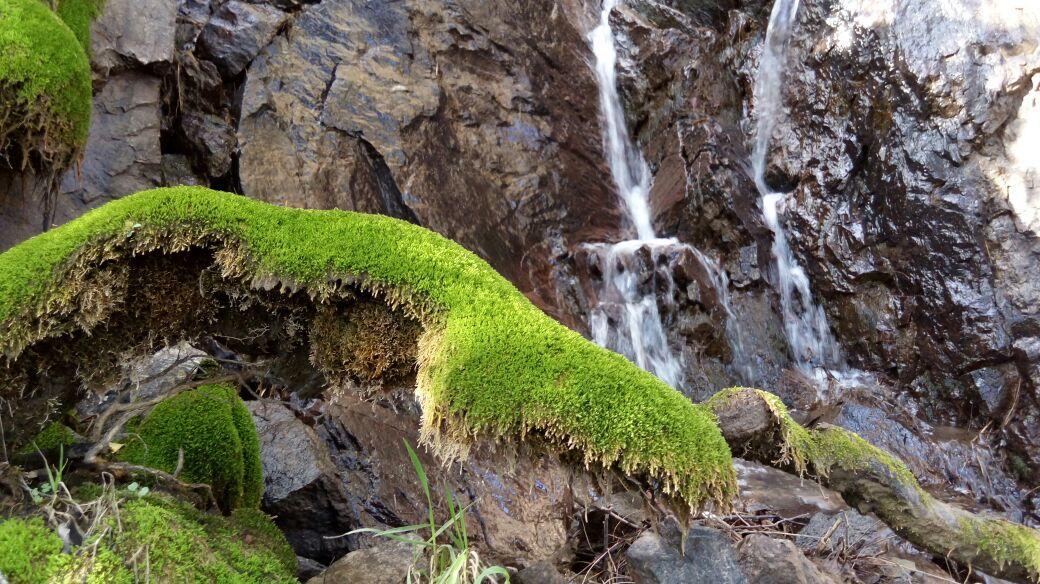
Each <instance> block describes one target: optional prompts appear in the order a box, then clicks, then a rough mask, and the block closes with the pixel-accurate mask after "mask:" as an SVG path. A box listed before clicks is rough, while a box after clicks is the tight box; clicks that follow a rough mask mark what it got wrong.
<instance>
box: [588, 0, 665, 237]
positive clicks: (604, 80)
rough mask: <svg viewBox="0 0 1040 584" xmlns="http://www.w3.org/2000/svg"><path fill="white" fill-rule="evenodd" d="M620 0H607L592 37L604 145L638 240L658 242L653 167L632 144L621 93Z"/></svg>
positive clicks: (615, 181) (590, 37)
mask: <svg viewBox="0 0 1040 584" xmlns="http://www.w3.org/2000/svg"><path fill="white" fill-rule="evenodd" d="M617 5H618V0H604V1H603V11H602V12H601V13H600V17H599V25H598V26H597V27H596V28H595V29H593V31H592V33H591V34H590V35H589V40H590V41H591V44H592V54H593V55H595V57H596V81H597V84H598V85H599V109H600V113H601V115H602V116H603V144H604V147H605V148H606V154H607V162H608V163H609V164H610V174H611V176H612V177H613V178H614V185H615V186H616V187H617V191H618V194H619V195H620V196H621V198H622V200H623V201H624V203H625V211H626V212H627V214H628V219H629V221H630V222H631V224H632V227H634V228H635V230H636V238H637V239H640V240H645V241H649V240H653V239H656V235H655V234H654V228H653V225H651V223H650V167H649V166H647V164H646V159H644V158H643V153H642V152H640V151H639V149H638V148H636V147H634V146H633V145H632V137H631V136H629V134H628V125H627V124H626V123H625V110H624V108H622V107H621V97H620V96H619V95H618V90H617V48H616V47H615V46H614V30H613V29H611V27H610V13H611V12H612V11H613V10H614V8H615V7H616V6H617Z"/></svg>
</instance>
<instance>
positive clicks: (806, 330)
mask: <svg viewBox="0 0 1040 584" xmlns="http://www.w3.org/2000/svg"><path fill="white" fill-rule="evenodd" d="M798 2H799V0H776V2H775V3H774V4H773V10H772V12H771V13H770V16H769V27H768V28H767V29H766V39H765V43H764V47H763V49H762V56H761V58H760V60H759V67H758V74H757V78H756V79H755V110H756V113H757V120H756V128H755V145H754V150H753V152H752V155H751V168H752V172H753V174H754V177H753V178H754V180H755V186H756V187H757V188H758V191H759V194H760V195H761V201H760V202H761V205H762V215H763V217H764V219H765V223H766V225H767V226H768V227H769V229H770V230H772V232H773V248H772V252H773V262H774V265H775V266H776V277H777V282H776V283H775V285H776V288H777V292H778V293H779V294H780V308H781V311H782V313H783V319H784V332H785V334H786V337H787V342H788V344H789V345H790V346H791V353H792V355H793V357H794V360H795V363H796V364H797V365H798V366H799V368H801V369H803V370H805V371H808V372H816V373H819V372H818V371H816V370H817V369H819V368H825V369H831V370H836V371H844V370H845V369H846V367H845V364H844V361H843V359H842V356H841V351H840V349H839V347H838V344H837V342H836V341H835V340H834V336H833V335H832V334H831V329H830V326H829V325H828V324H827V317H826V315H825V314H824V312H823V309H822V308H821V307H820V306H819V305H817V304H816V303H815V301H814V300H813V297H812V290H811V289H810V286H809V278H808V276H807V275H806V273H805V270H804V269H803V268H802V267H801V265H799V264H798V260H797V259H796V258H795V257H794V254H793V253H792V252H791V247H790V245H789V244H788V241H787V233H786V232H785V231H784V226H783V223H782V222H781V220H780V212H781V211H782V210H783V209H782V205H781V203H782V202H783V201H784V200H785V198H786V193H777V192H773V191H772V190H771V189H770V188H769V185H767V184H766V180H765V174H766V157H767V155H768V153H769V142H770V139H771V138H772V135H773V129H774V128H775V127H776V122H777V120H778V119H779V118H780V116H781V115H782V113H783V112H782V110H783V103H782V100H781V89H782V88H783V82H784V69H785V67H786V64H787V46H788V40H789V39H790V36H791V31H792V29H793V27H794V24H795V18H796V16H797V14H798ZM816 377H819V375H816Z"/></svg>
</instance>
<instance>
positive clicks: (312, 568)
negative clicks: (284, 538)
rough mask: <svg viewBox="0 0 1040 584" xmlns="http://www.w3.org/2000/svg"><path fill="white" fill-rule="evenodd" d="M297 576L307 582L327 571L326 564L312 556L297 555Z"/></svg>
mask: <svg viewBox="0 0 1040 584" xmlns="http://www.w3.org/2000/svg"><path fill="white" fill-rule="evenodd" d="M296 563H297V566H296V578H297V579H299V580H300V581H301V582H306V581H308V580H310V579H311V578H313V577H315V576H320V575H321V573H322V572H324V571H325V566H324V565H322V564H321V563H319V562H316V561H314V560H312V559H310V558H305V557H303V556H296Z"/></svg>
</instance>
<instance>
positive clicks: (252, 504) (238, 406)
mask: <svg viewBox="0 0 1040 584" xmlns="http://www.w3.org/2000/svg"><path fill="white" fill-rule="evenodd" d="M231 422H232V423H233V424H234V425H235V432H236V433H238V438H239V440H241V442H242V501H241V503H240V505H239V506H240V507H244V508H247V509H257V508H259V507H260V499H261V498H263V496H264V469H263V466H262V465H261V463H260V438H259V437H258V436H257V434H256V425H255V424H253V415H252V414H250V413H249V408H247V407H246V404H245V403H243V402H242V400H241V399H239V397H238V396H237V395H236V396H235V398H234V400H232V403H231Z"/></svg>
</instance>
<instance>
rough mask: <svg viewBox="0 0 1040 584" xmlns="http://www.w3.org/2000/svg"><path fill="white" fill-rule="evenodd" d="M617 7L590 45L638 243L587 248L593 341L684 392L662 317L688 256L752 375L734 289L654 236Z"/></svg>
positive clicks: (618, 181)
mask: <svg viewBox="0 0 1040 584" xmlns="http://www.w3.org/2000/svg"><path fill="white" fill-rule="evenodd" d="M618 4H619V0H604V2H603V9H602V12H601V13H600V20H599V24H598V26H596V28H595V29H594V30H593V31H592V32H591V33H590V35H589V41H590V44H591V45H592V53H593V55H594V56H595V58H596V62H595V73H596V81H597V82H598V85H599V104H600V114H601V115H602V117H603V144H604V149H605V150H606V155H607V162H608V164H609V166H610V173H611V176H612V177H613V179H614V185H615V186H616V188H617V191H618V195H619V196H620V198H621V200H622V202H623V203H624V209H625V214H626V217H627V218H628V223H629V227H630V228H631V229H633V230H634V231H635V239H629V240H627V241H622V242H620V243H616V244H613V245H609V244H588V245H587V246H586V248H587V249H588V250H589V251H590V261H592V262H593V263H594V264H595V265H597V266H598V267H599V270H600V272H601V273H602V284H601V287H600V289H599V290H597V294H596V305H595V306H594V307H593V309H592V310H591V312H590V314H589V329H590V331H591V332H592V338H593V340H594V341H595V342H596V343H597V344H599V345H601V346H604V347H607V348H609V349H612V350H614V351H617V352H618V353H621V354H622V355H625V356H626V357H627V358H628V359H629V360H631V361H633V362H634V363H636V364H637V365H639V366H640V367H641V368H643V369H645V370H647V371H649V372H651V373H653V374H654V375H657V376H658V377H660V378H661V379H662V380H664V381H665V382H666V383H668V384H669V385H671V386H672V387H680V386H681V385H682V381H683V373H682V362H681V359H680V358H679V357H677V356H676V355H675V353H674V352H673V351H672V350H671V348H670V347H669V345H668V336H667V334H666V330H665V325H664V318H663V315H662V312H665V313H667V312H669V311H671V309H673V308H674V307H675V298H676V296H677V293H678V292H677V290H676V283H675V276H674V268H675V264H676V262H678V261H680V259H681V258H682V257H683V256H684V255H688V256H692V257H693V258H694V260H695V261H697V262H698V263H699V264H700V266H701V267H702V268H703V270H704V271H705V272H706V273H707V278H706V279H707V280H708V281H709V282H710V285H711V286H713V287H715V292H716V294H715V296H716V298H717V300H718V302H719V303H720V304H721V305H722V307H723V310H724V311H725V313H726V336H727V339H728V341H729V343H730V345H731V347H733V351H732V352H733V355H734V362H735V365H736V368H737V369H738V370H739V371H740V372H741V373H742V374H743V373H744V372H750V371H753V368H752V367H750V366H749V365H747V363H746V358H745V356H746V354H747V352H746V351H745V350H744V346H743V343H742V342H741V340H740V339H741V335H740V332H739V329H738V328H737V320H736V319H735V318H732V310H731V309H730V305H729V293H728V287H729V281H728V279H727V278H726V275H725V273H724V272H723V271H722V270H721V269H720V268H719V265H718V262H716V261H714V260H712V259H711V258H709V257H708V256H706V255H705V254H704V253H702V252H701V251H700V250H698V249H696V248H693V247H692V246H689V245H686V244H683V243H680V242H679V241H678V240H676V239H662V238H658V237H657V234H656V233H655V232H654V228H653V224H652V223H651V220H650V186H651V173H650V168H649V166H648V165H647V163H646V160H645V159H644V158H643V154H642V152H640V151H639V149H638V148H636V147H635V146H634V144H633V141H632V137H631V136H630V135H629V133H628V126H627V124H626V123H625V112H624V109H623V107H622V105H621V98H620V96H619V95H618V90H617V73H616V68H617V57H618V56H617V48H616V47H615V45H614V42H615V40H614V31H613V29H612V28H611V26H610V14H611V12H612V11H613V10H614V8H615V7H617V6H618ZM681 292H683V293H684V292H685V291H681ZM662 309H664V310H663V311H662Z"/></svg>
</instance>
